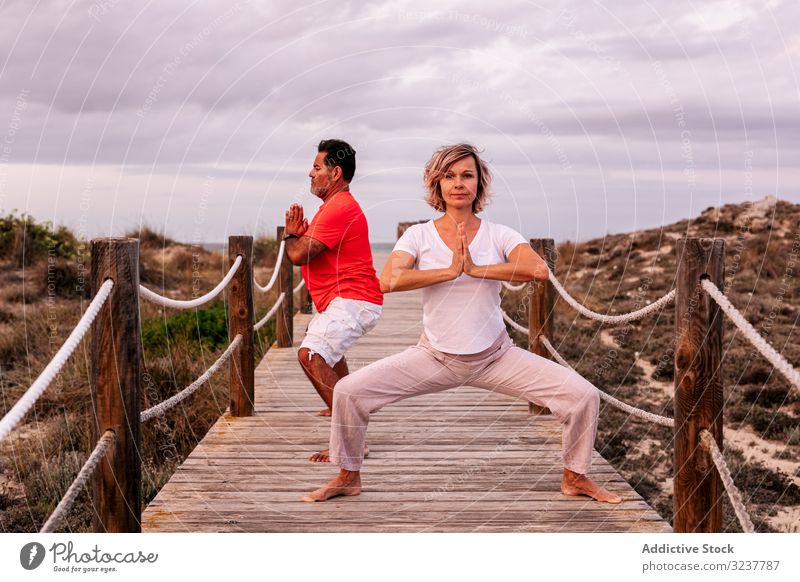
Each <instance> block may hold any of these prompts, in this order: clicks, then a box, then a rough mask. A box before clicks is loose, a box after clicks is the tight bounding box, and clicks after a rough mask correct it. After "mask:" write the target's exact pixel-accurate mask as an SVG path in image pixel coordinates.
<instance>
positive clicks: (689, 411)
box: [674, 239, 725, 533]
mask: <svg viewBox="0 0 800 582" xmlns="http://www.w3.org/2000/svg"><path fill="white" fill-rule="evenodd" d="M675 252H676V254H677V259H678V272H677V278H676V298H675V301H676V303H675V328H676V342H675V465H674V466H675V477H674V485H675V487H674V489H675V495H674V516H675V517H674V527H675V531H676V532H706V533H708V532H719V531H720V530H721V528H722V495H723V493H724V489H723V486H722V480H721V479H720V477H719V473H717V470H716V468H715V467H714V463H713V461H712V460H711V454H710V453H708V452H707V451H705V450H703V448H702V447H701V446H700V436H699V435H700V431H701V430H703V429H707V430H708V431H709V432H711V434H713V435H714V438H715V439H716V441H717V445H719V448H720V450H721V449H722V402H723V399H722V398H723V396H722V373H721V370H720V365H721V363H722V312H721V311H720V309H719V306H718V305H717V304H716V302H715V301H714V300H713V299H712V298H711V297H710V296H709V295H708V294H707V293H706V292H705V291H704V290H703V289H702V287H701V286H700V280H701V278H702V277H708V278H709V279H710V280H711V281H712V282H713V283H714V284H715V285H717V287H719V288H720V289H722V287H723V270H724V257H725V242H724V241H722V240H711V239H680V240H678V241H677V242H676V245H675Z"/></svg>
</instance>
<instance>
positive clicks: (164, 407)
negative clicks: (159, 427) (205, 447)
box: [139, 335, 242, 423]
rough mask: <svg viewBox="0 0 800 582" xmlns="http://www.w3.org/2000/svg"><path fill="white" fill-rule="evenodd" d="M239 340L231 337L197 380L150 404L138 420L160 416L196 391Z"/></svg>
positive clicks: (223, 361)
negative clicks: (158, 401) (166, 397)
mask: <svg viewBox="0 0 800 582" xmlns="http://www.w3.org/2000/svg"><path fill="white" fill-rule="evenodd" d="M241 342H242V336H241V335H237V336H236V337H235V338H233V341H232V342H231V343H230V344H229V345H228V347H227V349H226V350H225V351H224V352H223V353H222V355H221V356H220V357H219V358H217V361H216V362H214V363H213V364H211V366H210V367H209V368H208V369H207V370H206V371H205V372H203V373H202V375H200V376H199V377H198V378H197V380H195V381H194V382H192V383H191V384H189V385H188V386H187V387H186V388H184V389H183V390H181V391H180V392H179V393H178V394H176V395H175V396H172V397H170V398H168V399H167V400H165V401H164V402H162V403H160V404H156V405H155V406H152V407H151V408H148V409H147V410H145V411H143V412H142V413H141V414H140V415H139V421H140V422H143V423H144V422H147V421H148V420H150V419H151V418H154V417H156V416H160V415H162V414H164V413H165V412H167V411H168V410H169V409H171V408H174V407H175V406H176V405H177V404H179V403H180V402H183V401H184V400H186V399H187V398H188V397H189V396H191V395H192V394H194V393H195V392H197V390H198V389H199V388H200V387H201V386H202V385H203V384H205V383H206V382H208V380H209V378H211V376H213V375H214V374H215V373H216V372H217V370H219V368H220V367H221V366H222V364H224V363H225V362H226V361H227V360H228V358H230V357H231V354H232V353H233V350H235V349H236V347H237V346H238V345H239V344H240V343H241Z"/></svg>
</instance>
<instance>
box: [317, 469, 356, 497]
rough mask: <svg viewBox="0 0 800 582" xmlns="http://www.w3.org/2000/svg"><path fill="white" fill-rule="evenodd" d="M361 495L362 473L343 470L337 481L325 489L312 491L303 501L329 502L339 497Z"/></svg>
mask: <svg viewBox="0 0 800 582" xmlns="http://www.w3.org/2000/svg"><path fill="white" fill-rule="evenodd" d="M359 493H361V473H360V472H358V471H348V470H347V469H341V470H340V471H339V475H338V476H337V477H336V479H334V480H333V481H331V482H329V483H328V484H327V485H325V486H324V487H320V488H319V489H317V490H316V491H312V492H311V493H309V494H308V495H306V496H305V497H303V501H311V502H313V501H327V500H328V499H330V498H331V497H337V496H338V495H345V496H351V495H358V494H359Z"/></svg>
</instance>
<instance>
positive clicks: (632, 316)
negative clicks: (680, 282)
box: [547, 268, 675, 325]
mask: <svg viewBox="0 0 800 582" xmlns="http://www.w3.org/2000/svg"><path fill="white" fill-rule="evenodd" d="M547 272H548V276H549V277H550V282H551V283H552V284H553V288H555V290H556V291H557V292H558V294H559V295H561V296H562V297H563V298H564V300H565V301H566V302H567V303H568V304H569V305H570V306H571V307H572V308H573V309H575V311H577V312H578V313H580V314H581V315H583V316H584V317H588V318H589V319H593V320H595V321H599V322H601V323H605V324H609V325H616V324H620V323H627V322H629V321H635V320H637V319H641V318H643V317H645V316H646V315H649V314H651V313H653V312H654V311H657V310H659V309H661V307H663V306H664V305H666V304H667V303H669V302H671V301H673V300H674V299H675V289H673V290H672V291H670V292H669V293H667V294H666V295H664V296H663V297H661V298H660V299H658V300H656V301H654V302H653V303H651V304H650V305H647V306H646V307H642V308H641V309H637V310H636V311H632V312H630V313H624V314H621V315H606V314H604V313H597V312H596V311H592V310H591V309H589V308H587V307H586V306H584V305H581V304H580V303H578V301H577V300H576V299H575V298H574V297H572V295H570V294H569V292H567V290H566V289H564V286H563V285H562V284H561V282H560V281H559V280H558V279H556V276H555V275H554V274H553V272H552V271H551V270H550V269H549V268H548V270H547Z"/></svg>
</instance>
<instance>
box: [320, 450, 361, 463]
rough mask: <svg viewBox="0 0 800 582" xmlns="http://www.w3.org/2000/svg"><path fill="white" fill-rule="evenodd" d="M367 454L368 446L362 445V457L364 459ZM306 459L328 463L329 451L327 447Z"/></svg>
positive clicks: (329, 459) (329, 460) (329, 458)
mask: <svg viewBox="0 0 800 582" xmlns="http://www.w3.org/2000/svg"><path fill="white" fill-rule="evenodd" d="M368 456H369V447H364V458H365V459H366V458H367V457H368ZM308 460H309V461H311V462H312V463H330V462H331V452H330V450H329V449H325V450H324V451H320V452H318V453H314V454H313V455H311V456H310V457H309V458H308Z"/></svg>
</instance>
